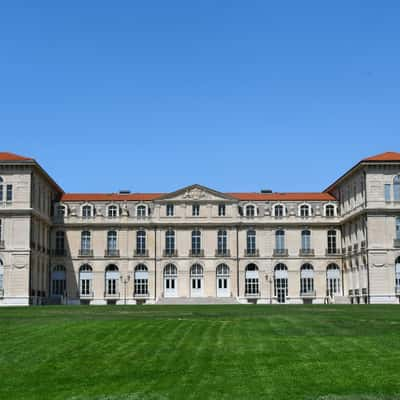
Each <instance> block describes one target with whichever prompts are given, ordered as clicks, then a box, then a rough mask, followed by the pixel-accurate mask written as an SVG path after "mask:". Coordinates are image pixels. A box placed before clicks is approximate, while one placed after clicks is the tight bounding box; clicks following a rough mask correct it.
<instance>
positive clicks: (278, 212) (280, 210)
mask: <svg viewBox="0 0 400 400" xmlns="http://www.w3.org/2000/svg"><path fill="white" fill-rule="evenodd" d="M273 214H274V217H278V218H279V217H284V216H285V207H284V206H283V205H282V204H276V205H275V206H274V212H273Z"/></svg>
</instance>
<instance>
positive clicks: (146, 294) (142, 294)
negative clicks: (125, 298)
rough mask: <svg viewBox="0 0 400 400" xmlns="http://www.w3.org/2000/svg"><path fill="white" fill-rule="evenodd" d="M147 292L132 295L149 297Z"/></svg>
mask: <svg viewBox="0 0 400 400" xmlns="http://www.w3.org/2000/svg"><path fill="white" fill-rule="evenodd" d="M149 296H150V295H149V292H146V293H133V297H149Z"/></svg>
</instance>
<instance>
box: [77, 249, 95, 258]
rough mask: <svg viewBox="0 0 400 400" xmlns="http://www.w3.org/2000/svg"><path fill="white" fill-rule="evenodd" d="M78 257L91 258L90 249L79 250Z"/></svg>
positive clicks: (91, 252) (91, 251)
mask: <svg viewBox="0 0 400 400" xmlns="http://www.w3.org/2000/svg"><path fill="white" fill-rule="evenodd" d="M79 257H93V250H92V249H80V250H79Z"/></svg>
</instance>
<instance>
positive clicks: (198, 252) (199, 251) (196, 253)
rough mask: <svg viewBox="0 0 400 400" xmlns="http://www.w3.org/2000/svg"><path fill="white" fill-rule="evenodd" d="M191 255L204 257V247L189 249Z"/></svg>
mask: <svg viewBox="0 0 400 400" xmlns="http://www.w3.org/2000/svg"><path fill="white" fill-rule="evenodd" d="M189 257H204V250H203V249H191V250H189Z"/></svg>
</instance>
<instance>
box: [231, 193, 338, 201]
mask: <svg viewBox="0 0 400 400" xmlns="http://www.w3.org/2000/svg"><path fill="white" fill-rule="evenodd" d="M227 194H228V195H230V196H232V197H234V198H235V199H238V200H247V201H252V200H254V201H256V200H264V201H268V200H270V201H280V200H282V201H284V200H286V201H329V200H336V199H335V198H334V197H333V196H332V195H331V194H329V193H312V192H311V193H227Z"/></svg>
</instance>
